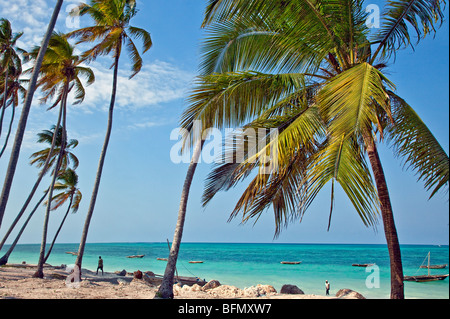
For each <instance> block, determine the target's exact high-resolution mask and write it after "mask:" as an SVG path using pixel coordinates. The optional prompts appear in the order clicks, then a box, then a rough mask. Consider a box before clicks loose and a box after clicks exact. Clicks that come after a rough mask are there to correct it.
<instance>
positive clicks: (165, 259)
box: [156, 257, 167, 261]
mask: <svg viewBox="0 0 450 319" xmlns="http://www.w3.org/2000/svg"><path fill="white" fill-rule="evenodd" d="M156 260H164V261H167V258H159V257H157V258H156Z"/></svg>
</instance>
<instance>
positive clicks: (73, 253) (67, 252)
mask: <svg viewBox="0 0 450 319" xmlns="http://www.w3.org/2000/svg"><path fill="white" fill-rule="evenodd" d="M66 254H69V255H74V256H78V253H76V252H74V251H66Z"/></svg>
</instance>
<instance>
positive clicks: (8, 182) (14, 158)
mask: <svg viewBox="0 0 450 319" xmlns="http://www.w3.org/2000/svg"><path fill="white" fill-rule="evenodd" d="M63 2H64V1H63V0H58V1H57V2H56V5H55V9H54V11H53V14H52V17H51V19H50V22H49V25H48V28H47V33H46V34H45V36H44V40H43V41H42V45H41V49H40V51H39V54H38V57H37V59H36V64H35V66H34V69H33V73H32V75H31V79H30V85H29V87H28V91H27V95H26V97H25V103H24V106H23V108H22V114H21V116H20V119H19V123H18V126H17V132H16V136H15V139H14V145H13V148H12V151H11V156H10V159H9V164H8V169H7V171H6V176H5V181H4V183H3V189H2V193H1V195H0V229H1V225H2V221H3V216H4V215H5V209H6V204H7V202H8V198H9V193H10V191H11V186H12V182H13V178H14V174H15V172H16V167H17V162H18V160H19V154H20V148H21V146H22V141H23V136H24V134H25V128H26V126H27V120H28V115H29V113H30V108H31V102H32V101H33V95H34V91H35V90H36V82H37V79H38V76H39V72H40V69H41V65H42V61H43V59H44V54H45V51H47V47H48V43H49V41H50V37H51V35H52V32H53V29H54V28H55V24H56V20H57V19H58V15H59V11H60V10H61V7H62V4H63Z"/></svg>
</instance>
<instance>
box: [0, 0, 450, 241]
mask: <svg viewBox="0 0 450 319" xmlns="http://www.w3.org/2000/svg"><path fill="white" fill-rule="evenodd" d="M54 3H55V1H51V0H35V1H32V0H15V1H13V2H11V1H9V0H0V12H1V14H0V15H1V16H2V17H5V18H8V19H10V21H11V22H12V25H13V28H14V29H15V30H17V31H24V32H25V34H24V36H23V37H22V39H21V43H20V45H21V46H22V47H23V48H24V49H29V48H30V47H31V46H32V45H36V44H39V42H40V40H41V37H42V34H43V33H44V32H45V28H46V24H47V23H48V20H49V17H50V15H51V11H52V7H53V5H54ZM76 3H78V1H65V4H64V6H63V10H62V12H61V15H60V18H59V21H58V24H57V30H58V31H61V32H68V31H70V30H71V29H70V28H68V27H67V25H68V24H67V23H66V22H67V20H66V19H67V13H66V11H69V9H70V5H72V4H76ZM205 3H206V1H203V0H164V1H163V0H145V1H144V0H140V1H138V7H139V10H140V12H139V14H138V15H137V16H136V17H135V19H134V20H133V24H134V25H135V26H138V27H142V28H145V29H146V30H148V31H149V32H151V35H152V39H153V44H154V46H153V48H152V49H151V50H150V51H149V52H148V53H147V54H145V55H144V56H143V57H144V63H145V64H144V68H143V70H142V72H141V73H140V74H139V75H137V76H136V77H135V78H134V79H133V80H128V76H129V75H130V72H129V68H130V65H129V63H128V60H127V58H126V55H123V57H122V60H121V70H120V73H119V76H120V82H119V90H118V97H117V98H118V99H117V106H116V111H115V119H114V120H115V121H114V127H113V133H112V138H111V143H110V147H109V150H108V154H107V158H106V163H105V167H104V174H103V179H102V183H101V186H100V192H99V197H98V200H97V205H96V209H95V212H94V216H93V219H92V223H91V228H90V231H89V236H88V242H162V241H165V240H166V238H168V239H169V240H172V237H173V231H174V227H175V224H176V219H177V214H178V205H179V200H180V193H181V188H182V185H183V182H184V178H185V174H186V170H187V164H174V163H172V162H171V160H170V149H171V147H172V146H173V145H174V143H175V142H174V141H171V140H170V139H169V136H170V132H171V131H172V130H173V129H174V128H176V127H178V119H179V116H180V114H181V112H182V110H183V108H184V107H185V106H186V103H185V101H184V99H185V98H186V94H187V92H188V88H189V85H190V83H191V81H192V79H193V78H194V76H195V75H196V72H197V66H198V62H199V46H200V42H201V39H202V31H201V29H200V24H201V21H202V15H203V11H204V7H205ZM370 3H380V2H379V1H371V2H370ZM445 14H446V18H447V17H448V8H447V9H446V11H445ZM69 22H70V21H69ZM88 24H89V20H88V18H85V17H83V18H81V20H80V26H81V27H83V26H87V25H88ZM69 25H70V23H69ZM448 39H449V33H448V21H446V22H445V23H444V25H443V26H442V27H441V28H440V29H439V30H438V32H437V35H436V37H435V38H433V37H428V38H426V39H425V40H424V41H423V42H421V43H420V44H419V45H418V46H417V47H416V48H415V51H412V50H411V49H406V50H403V51H401V52H399V53H398V55H397V59H396V61H395V63H393V64H391V65H390V66H389V72H388V77H389V79H390V80H391V81H393V82H394V83H395V84H396V85H397V92H398V94H399V95H400V96H402V97H403V98H404V99H405V100H406V101H407V102H408V103H409V104H410V105H412V106H413V107H414V108H415V110H416V111H417V113H418V114H419V115H420V116H421V117H422V119H423V120H424V121H425V123H426V124H427V125H428V126H429V128H430V129H431V130H432V132H433V133H434V134H435V136H436V137H437V138H438V140H439V141H440V143H441V145H442V146H443V147H444V149H445V150H446V152H447V154H448V150H449V138H448V136H449V134H448V133H449V120H448V118H449V114H448V113H449V90H448V85H449V73H448V70H449V65H448V63H449V59H448V56H449V42H448ZM110 64H111V60H110V59H109V58H102V59H100V60H98V61H96V62H95V63H93V64H91V67H92V68H93V69H94V70H95V71H96V76H97V80H96V83H95V84H93V85H92V86H91V87H89V88H88V89H87V97H86V100H85V102H84V103H83V104H82V105H78V106H73V107H71V108H70V109H69V111H68V132H69V135H70V137H71V138H76V139H78V140H79V141H80V145H79V146H78V148H77V149H76V154H77V156H78V157H79V159H80V166H79V168H78V173H79V176H80V184H79V187H80V189H81V191H82V193H83V201H82V204H81V206H80V209H79V211H78V213H77V214H75V215H70V216H69V218H68V220H67V222H66V225H65V226H64V228H63V230H62V233H61V235H60V238H59V242H66V243H76V242H79V240H80V238H81V230H82V227H83V224H84V220H85V214H86V211H87V207H88V204H89V200H90V196H91V192H92V187H93V183H94V179H95V173H96V170H97V163H98V158H99V155H100V151H101V146H102V143H103V139H104V133H105V129H106V119H107V112H106V109H107V106H108V103H109V96H110V91H111V76H112V72H111V70H109V66H110ZM45 110H46V107H45V106H42V105H39V103H37V102H36V103H34V105H33V109H32V112H31V114H30V119H29V122H28V126H27V131H26V135H25V140H24V144H23V149H22V152H21V157H20V161H19V164H18V171H17V173H16V176H15V180H14V185H13V189H12V194H11V196H10V201H9V203H8V207H7V212H6V214H5V218H4V221H3V224H2V229H0V236H3V234H4V232H5V228H6V226H7V225H9V224H10V223H11V221H12V219H13V218H14V217H15V215H16V214H17V212H18V210H19V209H20V206H21V205H22V203H23V201H24V200H25V198H26V196H27V194H28V192H29V191H30V189H31V187H32V185H33V183H34V180H35V178H36V177H37V169H36V168H34V167H30V166H29V165H28V158H29V156H30V154H32V153H33V152H35V151H37V150H39V149H40V145H36V143H35V140H36V134H37V133H38V132H40V131H42V130H43V129H48V128H49V127H50V126H51V125H52V124H54V123H55V121H56V114H55V113H54V112H47V111H45ZM11 144H12V143H11ZM380 153H381V160H382V163H383V165H384V169H385V174H386V177H387V182H388V187H389V191H390V194H391V200H392V205H393V208H394V214H395V221H396V225H397V230H398V233H399V239H400V242H401V243H403V244H415V243H416V244H417V243H418V244H448V241H449V228H448V227H449V226H448V224H449V214H448V209H449V207H448V193H444V192H441V193H439V194H438V195H436V196H435V197H434V198H432V199H431V200H428V197H429V193H427V192H426V191H425V190H424V189H423V183H422V182H417V181H416V177H415V176H414V174H413V173H412V172H411V171H407V170H404V169H402V165H401V162H400V161H399V160H398V159H396V158H394V156H393V154H392V151H391V150H390V149H389V148H387V147H385V146H381V148H380ZM8 157H9V153H8V154H5V155H4V156H3V158H1V159H0V179H1V180H2V181H3V178H4V172H5V170H6V166H7V161H8ZM209 170H210V165H207V164H200V165H199V167H198V170H197V173H196V175H195V178H194V181H193V185H192V188H191V194H190V199H189V204H188V213H187V219H186V225H185V232H184V236H183V240H184V241H189V242H200V241H203V242H292V243H296V242H298V243H379V244H383V243H385V238H384V232H383V227H382V223H381V220H380V222H379V224H378V227H377V230H373V229H371V228H366V227H365V226H364V225H363V224H362V222H361V220H360V219H359V217H358V215H357V214H356V212H355V210H354V209H353V208H352V206H351V204H350V203H349V201H348V200H347V199H346V197H345V196H344V194H343V193H342V192H341V191H340V190H338V192H337V196H336V204H335V210H334V213H333V217H332V226H331V229H330V231H327V223H328V212H329V189H325V190H324V191H323V192H322V193H321V194H319V196H318V198H317V199H316V201H315V202H314V204H313V205H312V206H311V207H310V208H309V210H308V211H307V213H306V215H305V217H304V218H303V221H302V223H295V224H291V225H290V226H289V227H288V228H287V229H285V230H284V231H283V232H282V233H281V235H280V237H278V238H277V239H275V240H274V238H273V234H274V223H273V215H272V211H271V210H269V211H267V212H266V213H265V214H264V215H263V217H261V219H260V220H259V221H258V223H257V224H255V225H253V223H252V222H250V223H248V224H245V225H241V224H240V222H239V220H238V219H236V220H233V221H232V222H230V223H227V220H228V216H229V213H230V212H231V211H232V209H233V207H234V205H235V203H236V201H237V199H238V198H239V196H240V192H241V191H242V189H243V188H242V187H237V188H236V189H234V190H231V191H229V192H226V193H220V194H219V195H218V196H217V197H216V198H215V199H214V200H213V201H212V202H211V203H210V204H209V205H208V206H207V207H206V208H202V207H201V205H200V198H201V195H202V191H203V186H204V179H205V177H206V175H207V173H208V172H209ZM46 182H47V183H48V182H49V181H48V179H47V180H46ZM41 189H44V186H43V187H41ZM40 191H41V190H40ZM63 211H64V209H61V210H60V211H56V212H54V213H52V217H51V221H50V229H49V236H53V234H54V232H55V230H56V228H57V227H58V225H59V222H60V220H61V218H62V215H63ZM43 214H44V208H43V207H42V208H41V209H40V213H39V215H37V216H35V217H34V219H33V220H32V222H31V224H30V226H29V228H28V229H27V231H26V232H25V233H24V235H23V237H22V240H21V243H38V242H40V238H41V232H42V222H43ZM14 234H15V232H14Z"/></svg>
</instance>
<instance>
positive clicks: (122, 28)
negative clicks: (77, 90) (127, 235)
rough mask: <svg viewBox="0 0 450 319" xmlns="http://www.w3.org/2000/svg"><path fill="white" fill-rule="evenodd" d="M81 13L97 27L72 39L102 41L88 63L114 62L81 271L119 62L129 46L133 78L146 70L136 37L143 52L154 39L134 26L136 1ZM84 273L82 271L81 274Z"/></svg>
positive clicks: (83, 8)
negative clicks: (100, 59) (104, 59)
mask: <svg viewBox="0 0 450 319" xmlns="http://www.w3.org/2000/svg"><path fill="white" fill-rule="evenodd" d="M74 12H76V13H77V14H80V15H85V14H88V15H89V16H90V17H91V18H92V19H93V21H94V23H95V25H94V26H91V27H87V28H82V29H80V30H76V31H73V32H71V33H69V34H68V36H69V37H79V43H83V42H88V43H93V42H98V44H96V45H95V46H94V47H93V48H92V49H89V50H88V51H86V52H85V53H84V54H83V56H84V57H85V58H86V59H87V60H94V59H96V58H97V57H98V56H101V55H109V54H112V55H113V58H114V63H113V65H112V67H113V68H114V71H113V84H112V93H111V101H110V105H109V111H108V124H107V128H106V135H105V141H104V143H103V148H102V152H101V155H100V159H99V163H98V169H97V175H96V178H95V183H94V189H93V191H92V196H91V200H90V203H89V208H88V212H87V215H86V221H85V224H84V228H83V233H82V237H81V241H80V247H79V249H78V256H77V260H76V265H77V266H78V267H79V269H81V264H82V260H83V253H84V247H85V245H86V240H87V235H88V231H89V225H90V222H91V218H92V215H93V213H94V208H95V203H96V200H97V195H98V190H99V187H100V181H101V177H102V172H103V165H104V162H105V158H106V152H107V149H108V145H109V140H110V137H111V130H112V123H113V114H114V105H115V101H116V92H117V81H118V71H119V59H120V55H121V53H122V47H123V46H125V47H126V49H127V51H128V54H129V57H130V59H131V60H132V62H133V66H132V72H133V73H132V75H131V76H130V78H132V77H133V76H135V75H136V74H137V73H139V71H140V70H141V68H142V58H141V56H140V54H139V51H138V49H137V48H136V45H135V44H134V42H133V40H132V38H135V39H139V40H142V42H143V53H145V52H147V51H148V50H150V48H151V46H152V40H151V37H150V34H149V33H148V32H147V31H145V30H144V29H141V28H137V27H133V26H131V25H130V22H131V19H132V18H133V17H134V16H135V15H136V14H137V9H136V1H133V0H91V1H90V4H81V5H80V6H79V7H78V9H77V10H75V11H74ZM80 273H81V272H80Z"/></svg>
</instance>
